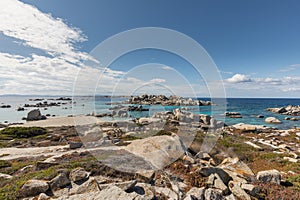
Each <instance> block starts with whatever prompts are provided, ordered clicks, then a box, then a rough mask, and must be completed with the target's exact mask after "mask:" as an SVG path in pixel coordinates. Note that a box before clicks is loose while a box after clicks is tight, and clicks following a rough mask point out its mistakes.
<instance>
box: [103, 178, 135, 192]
mask: <svg viewBox="0 0 300 200" xmlns="http://www.w3.org/2000/svg"><path fill="white" fill-rule="evenodd" d="M112 184H113V185H115V186H117V187H119V188H121V189H122V190H124V191H129V190H132V189H133V188H134V186H135V185H136V184H137V181H136V180H133V181H125V182H120V183H109V184H100V185H99V188H100V189H101V190H103V189H106V188H108V187H110V186H111V185H112Z"/></svg>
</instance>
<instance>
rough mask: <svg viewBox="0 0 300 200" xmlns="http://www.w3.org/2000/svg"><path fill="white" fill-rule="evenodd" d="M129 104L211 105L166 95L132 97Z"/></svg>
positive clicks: (207, 102)
mask: <svg viewBox="0 0 300 200" xmlns="http://www.w3.org/2000/svg"><path fill="white" fill-rule="evenodd" d="M126 103H129V104H141V105H163V106H208V105H211V102H210V101H202V100H195V99H192V98H183V97H178V96H169V97H166V96H165V95H148V94H144V95H140V96H132V97H130V99H129V100H128V101H127V102H126Z"/></svg>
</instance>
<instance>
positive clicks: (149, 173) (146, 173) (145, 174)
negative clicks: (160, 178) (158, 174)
mask: <svg viewBox="0 0 300 200" xmlns="http://www.w3.org/2000/svg"><path fill="white" fill-rule="evenodd" d="M136 174H137V175H138V176H139V177H141V178H142V179H143V180H145V181H146V182H150V181H151V180H152V179H153V178H154V176H155V170H145V169H141V170H138V171H137V172H136Z"/></svg>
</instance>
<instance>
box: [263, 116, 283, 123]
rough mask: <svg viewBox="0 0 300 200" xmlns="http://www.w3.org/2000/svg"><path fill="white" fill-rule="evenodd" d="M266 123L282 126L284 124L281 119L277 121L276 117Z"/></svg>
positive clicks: (267, 119) (270, 118)
mask: <svg viewBox="0 0 300 200" xmlns="http://www.w3.org/2000/svg"><path fill="white" fill-rule="evenodd" d="M265 122H266V123H269V124H281V123H282V122H281V121H280V120H279V119H277V118H275V117H268V118H266V119H265Z"/></svg>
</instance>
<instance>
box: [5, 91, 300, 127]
mask: <svg viewBox="0 0 300 200" xmlns="http://www.w3.org/2000/svg"><path fill="white" fill-rule="evenodd" d="M35 98H43V99H44V101H48V102H65V103H67V104H66V105H62V106H59V107H48V108H47V110H44V108H40V110H41V112H42V114H43V115H46V114H50V115H56V116H68V115H78V114H91V113H93V112H94V113H98V114H99V113H107V112H110V110H109V108H111V107H114V106H115V105H111V103H115V102H123V101H125V100H126V98H121V97H118V98H112V99H111V98H108V97H103V96H97V97H74V101H75V102H76V104H73V103H72V102H71V101H57V100H54V101H52V100H49V99H56V98H59V97H58V96H57V97H52V96H51V97H49V96H48V97H41V96H0V104H1V103H2V104H9V105H11V106H12V107H11V108H0V123H3V122H4V121H8V123H12V122H24V121H22V120H21V119H22V117H26V115H27V113H28V111H30V110H32V109H34V108H27V110H25V111H19V112H18V111H16V109H17V108H18V107H19V106H23V105H24V104H25V103H28V104H36V103H38V102H36V101H29V99H35ZM203 100H209V99H203ZM226 102H227V105H226V108H227V111H228V112H239V113H241V114H242V116H243V118H237V119H234V118H224V108H222V106H220V105H217V106H215V107H214V110H213V111H214V112H213V114H214V116H215V117H216V118H217V119H220V120H224V119H225V123H226V124H228V125H232V124H236V123H247V124H258V125H267V126H270V124H266V123H265V122H264V119H261V118H257V115H264V116H265V117H270V116H273V117H276V118H278V119H280V120H281V121H282V122H283V123H282V124H279V125H271V126H273V127H277V128H291V127H293V126H298V127H299V126H300V121H296V122H295V121H286V120H284V118H285V117H286V116H285V115H279V114H274V113H271V112H268V111H266V108H269V107H281V106H287V105H300V99H263V98H228V99H226ZM144 107H145V108H149V111H145V112H131V115H132V116H133V117H147V116H152V115H153V114H154V113H155V112H160V111H172V110H173V109H176V108H180V107H179V106H161V105H151V106H147V105H145V106H144ZM184 107H186V106H184ZM189 109H190V112H194V113H201V114H208V115H211V114H212V107H211V106H201V107H200V108H198V107H197V106H196V107H195V106H194V107H189ZM104 119H110V118H104Z"/></svg>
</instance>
